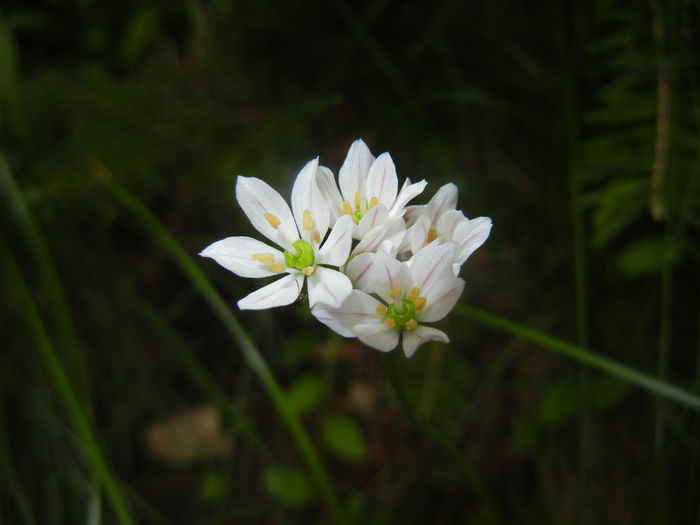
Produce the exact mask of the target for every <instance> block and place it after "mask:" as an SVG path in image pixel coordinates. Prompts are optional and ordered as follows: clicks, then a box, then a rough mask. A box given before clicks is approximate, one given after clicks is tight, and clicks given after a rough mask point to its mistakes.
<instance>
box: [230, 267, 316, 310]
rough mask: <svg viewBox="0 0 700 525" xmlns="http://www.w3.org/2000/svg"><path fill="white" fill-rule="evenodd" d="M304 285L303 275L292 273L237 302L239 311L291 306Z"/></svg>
mask: <svg viewBox="0 0 700 525" xmlns="http://www.w3.org/2000/svg"><path fill="white" fill-rule="evenodd" d="M303 285H304V274H302V273H293V274H290V275H287V276H286V277H282V279H278V280H277V281H275V282H273V283H270V284H268V285H267V286H263V287H262V288H260V289H259V290H256V291H254V292H253V293H251V294H248V295H246V296H245V297H244V298H243V299H241V300H240V301H238V308H240V309H241V310H263V309H265V308H274V307H275V306H285V305H287V304H292V303H293V302H294V301H295V300H296V298H297V297H299V293H300V292H301V288H302V286H303Z"/></svg>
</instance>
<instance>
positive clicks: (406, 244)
mask: <svg viewBox="0 0 700 525" xmlns="http://www.w3.org/2000/svg"><path fill="white" fill-rule="evenodd" d="M457 193H458V190H457V186H455V185H454V184H452V183H449V184H445V185H444V186H442V187H441V188H440V189H439V190H438V191H437V193H435V195H434V196H433V198H432V199H430V202H428V204H426V205H419V206H410V207H409V208H408V209H407V210H406V213H405V218H406V221H407V222H408V224H410V225H411V226H410V227H409V228H408V230H406V235H405V237H404V240H403V245H402V248H404V249H409V248H410V250H411V251H412V252H413V253H416V252H417V251H418V250H420V249H421V248H422V247H423V246H425V245H427V244H430V243H431V242H433V241H434V240H435V239H438V238H440V239H442V240H443V241H448V242H453V243H455V252H454V261H453V262H454V266H453V270H454V273H455V275H459V270H460V267H461V266H462V264H463V263H464V261H466V260H467V258H468V257H469V256H470V255H471V254H472V253H474V251H475V250H476V249H477V248H479V246H481V245H482V244H484V242H486V239H488V237H489V234H490V233H491V226H492V222H491V218H489V217H476V218H474V219H468V218H467V217H465V216H464V214H463V213H462V212H461V211H459V210H457V209H456V207H457Z"/></svg>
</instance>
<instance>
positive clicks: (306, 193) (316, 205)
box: [200, 158, 354, 310]
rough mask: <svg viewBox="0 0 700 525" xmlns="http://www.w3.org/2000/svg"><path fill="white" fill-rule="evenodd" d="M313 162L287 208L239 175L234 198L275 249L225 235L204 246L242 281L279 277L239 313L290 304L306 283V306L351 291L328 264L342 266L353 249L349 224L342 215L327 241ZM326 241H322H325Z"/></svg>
mask: <svg viewBox="0 0 700 525" xmlns="http://www.w3.org/2000/svg"><path fill="white" fill-rule="evenodd" d="M321 169H322V168H320V167H319V165H318V158H316V159H314V160H312V161H310V162H308V163H307V164H306V165H305V166H304V167H303V168H302V170H301V171H300V172H299V174H298V175H297V178H296V180H295V182H294V186H293V188H292V208H291V210H290V208H289V206H288V205H287V203H286V202H285V200H284V199H283V198H282V196H281V195H280V194H279V193H278V192H277V191H275V190H274V189H273V188H272V187H270V186H269V185H268V184H267V183H265V182H264V181H262V180H260V179H257V178H255V177H243V176H239V177H238V178H237V182H236V199H237V200H238V203H239V205H240V206H241V208H242V209H243V211H244V212H245V214H246V215H247V216H248V218H249V219H250V222H251V223H252V225H253V227H254V228H255V229H256V230H258V232H260V233H261V234H262V235H264V236H265V237H267V238H268V239H269V240H270V241H272V242H273V243H275V244H276V245H277V246H279V247H280V249H277V248H275V247H272V246H270V245H268V244H266V243H264V242H261V241H258V240H256V239H252V238H250V237H228V238H226V239H222V240H220V241H217V242H215V243H213V244H211V245H210V246H208V247H207V248H205V249H204V250H203V251H202V252H201V253H200V255H202V256H204V257H211V258H212V259H214V260H215V261H216V262H217V263H219V264H220V265H221V266H223V267H224V268H226V269H228V270H230V271H232V272H234V273H235V274H237V275H240V276H241V277H268V276H274V275H284V274H286V275H285V276H284V277H282V278H281V279H278V280H276V281H274V282H272V283H271V284H268V285H267V286H264V287H262V288H260V289H259V290H256V291H255V292H252V293H251V294H249V295H247V296H246V297H244V298H243V299H241V300H240V301H238V307H239V308H240V309H241V310H260V309H264V308H272V307H276V306H284V305H287V304H291V303H292V302H294V301H295V300H296V299H297V297H298V296H299V294H300V293H301V290H302V287H303V284H304V281H305V280H306V281H307V286H308V296H309V305H310V306H311V307H314V306H315V305H317V304H327V305H332V306H340V304H342V302H343V301H344V300H345V298H346V297H347V296H348V294H349V293H350V291H351V290H352V284H351V283H350V280H349V279H348V277H347V276H346V275H344V274H343V273H341V272H339V271H337V270H333V269H331V268H328V267H327V266H335V267H340V266H342V265H344V264H345V262H346V260H347V258H348V255H349V253H350V248H351V245H352V230H353V226H354V223H353V220H352V218H351V217H341V218H339V219H338V220H336V221H334V226H333V228H332V230H331V231H330V234H329V235H328V237H327V238H326V233H327V232H328V227H329V223H330V211H329V207H328V203H327V201H326V199H325V198H324V196H323V194H322V193H321V191H320V189H319V188H318V185H317V182H316V174H317V172H319V170H321ZM324 239H325V241H324Z"/></svg>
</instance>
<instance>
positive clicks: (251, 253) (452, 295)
mask: <svg viewBox="0 0 700 525" xmlns="http://www.w3.org/2000/svg"><path fill="white" fill-rule="evenodd" d="M426 185H427V182H426V181H425V180H422V181H420V182H417V183H414V184H412V183H411V181H410V180H408V179H406V181H405V182H404V184H403V186H402V187H401V188H400V189H399V184H398V177H397V175H396V168H395V166H394V162H393V161H392V159H391V156H390V155H389V154H388V153H382V154H381V155H379V156H378V157H376V158H375V157H374V156H373V155H372V153H371V152H370V150H369V148H368V147H367V145H366V144H365V143H364V142H363V141H362V140H356V141H355V142H353V144H352V145H351V146H350V150H349V151H348V155H347V157H346V159H345V162H344V163H343V165H342V167H341V168H340V173H339V175H338V182H337V183H336V180H335V176H334V175H333V173H332V172H331V170H329V169H328V168H326V167H324V166H319V163H318V158H316V159H313V160H311V161H309V162H308V163H307V164H306V165H305V166H304V167H303V168H302V170H301V171H300V172H299V175H297V178H296V181H295V182H294V186H293V188H292V198H291V204H292V206H291V209H290V207H289V206H288V205H287V203H286V201H285V200H284V199H283V198H282V196H281V195H280V194H279V193H278V192H277V191H275V190H274V189H273V188H272V187H270V186H269V185H268V184H267V183H265V182H263V181H262V180H260V179H257V178H254V177H242V176H239V177H238V179H237V182H236V199H237V200H238V203H239V204H240V206H241V208H242V209H243V211H244V212H245V214H246V215H247V216H248V218H249V219H250V221H251V223H252V224H253V226H254V227H255V229H256V230H257V231H258V232H260V233H261V234H262V235H263V236H265V237H267V239H269V240H270V241H271V242H272V243H274V245H276V247H275V246H270V245H269V244H266V243H264V242H261V241H258V240H256V239H252V238H250V237H228V238H226V239H223V240H220V241H217V242H215V243H213V244H212V245H210V246H208V247H207V248H205V249H204V251H202V253H201V254H200V255H202V256H204V257H211V258H212V259H214V260H215V261H216V262H218V263H219V264H220V265H222V266H223V267H224V268H226V269H228V270H230V271H232V272H234V273H235V274H237V275H240V276H242V277H270V276H274V275H280V276H282V277H281V278H280V279H277V280H275V281H273V282H272V283H270V284H268V285H266V286H263V287H262V288H260V289H259V290H256V291H254V292H252V293H251V294H249V295H247V296H246V297H244V298H243V299H241V300H240V301H238V307H239V308H241V309H242V310H259V309H264V308H272V307H275V306H284V305H288V304H291V303H293V302H294V301H295V300H296V299H297V298H298V297H299V295H300V294H301V292H302V289H303V286H304V281H306V286H307V293H308V298H309V306H310V307H311V312H312V314H313V315H314V316H315V317H316V319H318V320H319V321H321V322H322V323H323V324H325V325H326V326H328V327H329V328H331V329H332V330H334V331H335V332H337V333H339V334H340V335H342V336H344V337H357V338H359V339H360V340H361V341H362V342H364V343H365V344H367V345H368V346H371V347H373V348H376V349H378V350H382V351H389V350H392V349H394V348H395V347H396V346H397V345H398V344H399V340H400V339H402V342H403V350H404V353H405V354H406V356H407V357H410V356H412V355H413V354H414V352H415V351H416V349H417V348H418V346H419V345H421V344H422V343H425V342H426V341H442V342H444V343H447V342H449V339H448V337H447V335H446V334H445V333H444V332H442V331H440V330H438V329H436V328H433V327H430V326H427V325H426V324H425V323H433V322H436V321H439V320H440V319H442V318H444V317H445V316H446V315H447V314H448V313H449V312H450V310H452V308H453V307H454V305H455V303H456V302H457V300H458V299H459V297H460V295H461V293H462V289H463V288H464V281H463V280H462V279H461V278H460V277H459V273H460V269H461V266H462V264H463V263H464V262H465V261H466V260H467V258H468V257H469V256H470V255H471V254H472V253H473V252H474V250H476V249H477V248H478V247H479V246H481V245H482V244H483V243H484V241H486V239H487V238H488V236H489V233H490V232H491V219H490V218H488V217H477V218H474V219H469V218H467V217H465V216H464V214H463V213H462V212H461V211H460V210H457V209H456V207H457V187H456V186H455V185H454V184H446V185H444V186H443V187H441V188H440V189H439V190H438V191H437V193H436V194H435V196H434V197H433V198H432V199H431V200H430V201H429V202H428V203H427V204H425V205H410V206H409V205H408V203H409V202H410V201H412V200H413V198H415V197H416V196H418V195H419V194H420V193H421V192H422V191H423V189H424V188H425V186H426Z"/></svg>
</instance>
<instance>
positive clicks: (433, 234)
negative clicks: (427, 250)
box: [426, 226, 440, 243]
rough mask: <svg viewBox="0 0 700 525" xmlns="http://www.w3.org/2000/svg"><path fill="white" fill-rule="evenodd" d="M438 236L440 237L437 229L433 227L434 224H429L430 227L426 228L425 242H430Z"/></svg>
mask: <svg viewBox="0 0 700 525" xmlns="http://www.w3.org/2000/svg"><path fill="white" fill-rule="evenodd" d="M438 237H440V233H438V231H437V229H436V228H435V226H431V227H430V228H429V229H428V239H427V241H426V242H428V243H431V242H433V241H434V240H435V239H437V238H438Z"/></svg>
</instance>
